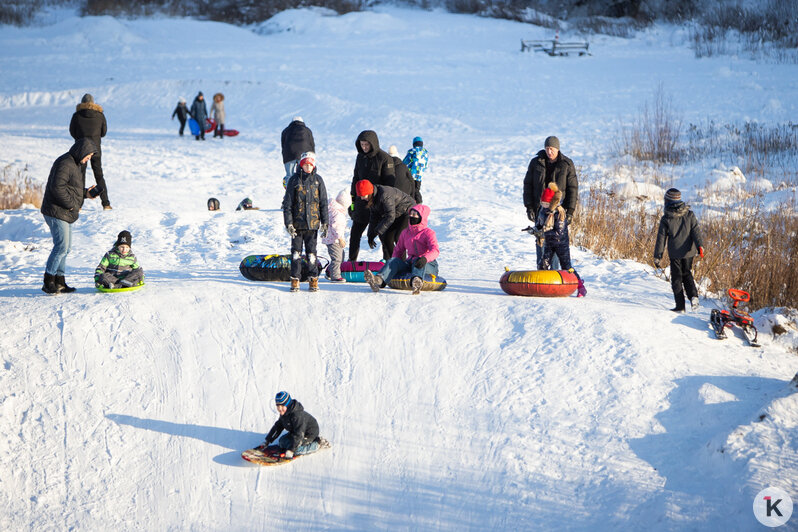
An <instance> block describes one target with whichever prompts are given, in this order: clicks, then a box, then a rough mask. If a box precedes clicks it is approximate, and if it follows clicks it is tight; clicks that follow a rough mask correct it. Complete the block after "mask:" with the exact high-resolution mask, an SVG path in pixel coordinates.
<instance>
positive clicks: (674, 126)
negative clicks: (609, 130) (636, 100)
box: [613, 83, 682, 163]
mask: <svg viewBox="0 0 798 532" xmlns="http://www.w3.org/2000/svg"><path fill="white" fill-rule="evenodd" d="M681 134H682V120H681V118H680V117H679V115H678V113H677V112H676V110H675V109H674V108H673V102H672V99H671V97H670V96H669V95H667V94H666V93H665V89H664V88H663V86H662V83H660V84H659V85H658V86H657V89H656V90H655V91H654V96H653V99H652V100H651V101H650V102H645V103H644V104H643V106H642V107H641V108H640V113H639V114H638V116H637V117H636V118H635V120H634V121H633V122H632V123H631V124H627V125H623V126H621V128H620V131H619V132H618V135H617V137H616V138H617V139H618V140H617V141H616V142H615V146H614V147H613V149H614V150H615V152H616V153H620V154H628V155H631V156H632V157H634V158H635V159H637V160H638V161H654V162H656V163H678V162H679V159H680V158H681V150H680V146H679V144H680V140H681Z"/></svg>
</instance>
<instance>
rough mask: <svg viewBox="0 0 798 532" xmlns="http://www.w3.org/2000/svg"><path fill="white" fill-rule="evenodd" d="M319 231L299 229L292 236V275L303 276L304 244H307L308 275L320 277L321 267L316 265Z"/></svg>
mask: <svg viewBox="0 0 798 532" xmlns="http://www.w3.org/2000/svg"><path fill="white" fill-rule="evenodd" d="M317 239H318V231H297V233H296V236H295V237H291V277H294V278H296V279H301V278H302V257H301V255H302V246H303V245H304V246H305V256H306V257H307V259H308V266H309V268H308V277H318V276H319V269H318V268H317V267H316V240H317Z"/></svg>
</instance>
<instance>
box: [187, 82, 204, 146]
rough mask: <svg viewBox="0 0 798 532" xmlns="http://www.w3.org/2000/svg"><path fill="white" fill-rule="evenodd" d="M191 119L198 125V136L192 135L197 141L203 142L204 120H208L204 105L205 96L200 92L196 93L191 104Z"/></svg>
mask: <svg viewBox="0 0 798 532" xmlns="http://www.w3.org/2000/svg"><path fill="white" fill-rule="evenodd" d="M190 114H191V118H193V119H194V120H196V121H197V124H199V131H200V134H199V135H194V136H195V137H196V139H197V140H200V139H202V140H205V120H206V119H207V118H208V106H207V105H206V104H205V95H204V94H202V91H200V92H198V93H197V96H196V97H195V98H194V101H193V102H192V103H191V111H190Z"/></svg>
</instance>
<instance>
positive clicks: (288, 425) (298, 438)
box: [266, 392, 326, 459]
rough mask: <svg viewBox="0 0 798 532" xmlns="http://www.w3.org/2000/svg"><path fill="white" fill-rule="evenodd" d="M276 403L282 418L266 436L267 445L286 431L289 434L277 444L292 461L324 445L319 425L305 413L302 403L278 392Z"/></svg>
mask: <svg viewBox="0 0 798 532" xmlns="http://www.w3.org/2000/svg"><path fill="white" fill-rule="evenodd" d="M274 402H275V404H276V406H277V412H278V413H279V414H280V418H279V419H278V420H277V422H276V423H275V424H274V425H273V426H272V428H271V430H270V431H269V433H268V434H267V435H266V445H267V446H268V445H269V444H271V442H273V441H274V440H276V439H277V437H278V436H280V434H281V433H282V432H283V431H284V430H285V431H286V432H288V434H284V435H283V437H282V438H280V440H279V441H278V442H277V445H278V446H279V447H280V448H281V449H283V450H284V451H285V453H284V456H285V458H288V459H291V458H293V457H294V455H301V454H310V453H312V452H315V451H317V450H319V445H320V444H321V443H322V438H320V437H319V423H318V421H316V418H314V417H313V416H311V415H310V414H308V413H307V412H305V409H304V408H303V407H302V403H300V402H299V401H297V400H296V399H293V398H291V395H289V393H288V392H278V393H277V395H276V396H275V398H274ZM325 443H326V441H325Z"/></svg>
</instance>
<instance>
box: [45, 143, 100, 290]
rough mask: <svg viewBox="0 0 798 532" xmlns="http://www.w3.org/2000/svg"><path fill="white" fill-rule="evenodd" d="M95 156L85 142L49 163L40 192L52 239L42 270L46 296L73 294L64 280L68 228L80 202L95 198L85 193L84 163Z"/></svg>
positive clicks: (69, 240)
mask: <svg viewBox="0 0 798 532" xmlns="http://www.w3.org/2000/svg"><path fill="white" fill-rule="evenodd" d="M96 152H97V148H96V147H95V145H94V143H93V142H92V141H91V140H90V139H88V138H82V139H78V140H77V141H75V143H74V144H73V145H72V147H71V148H69V152H67V153H65V154H63V155H62V156H60V157H59V158H58V159H56V160H55V162H54V163H53V167H52V168H51V169H50V176H49V177H48V178H47V185H46V187H45V189H44V198H43V199H42V208H41V213H42V214H43V215H44V221H45V223H47V226H48V227H49V228H50V233H51V235H52V237H53V250H52V251H51V252H50V256H49V258H48V259H47V265H46V266H45V269H44V285H43V286H42V290H43V291H44V292H46V293H48V294H57V293H61V292H66V293H68V292H74V291H75V289H74V288H72V287H70V286H67V284H66V280H65V279H64V271H65V269H66V258H67V255H68V254H69V250H70V249H71V247H72V224H73V223H74V222H75V221H76V220H77V219H78V216H80V208H81V207H82V206H83V199H84V198H87V197H89V198H95V197H97V195H96V194H93V190H92V189H94V187H91V189H88V190H87V189H85V188H84V187H85V183H86V163H87V162H88V161H89V160H90V159H91V158H92V155H93V154H94V153H96Z"/></svg>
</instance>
